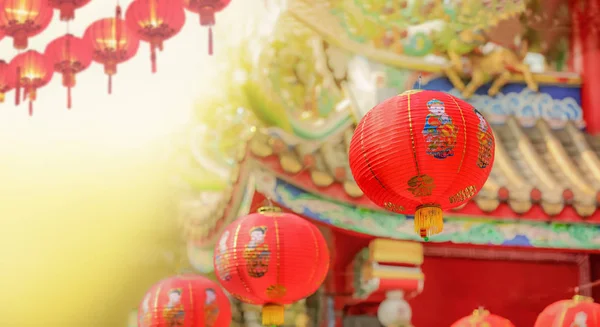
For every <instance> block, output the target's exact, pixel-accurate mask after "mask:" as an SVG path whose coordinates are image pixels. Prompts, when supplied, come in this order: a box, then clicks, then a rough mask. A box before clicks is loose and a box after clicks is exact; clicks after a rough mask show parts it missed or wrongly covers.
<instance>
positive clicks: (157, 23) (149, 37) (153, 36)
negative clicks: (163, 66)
mask: <svg viewBox="0 0 600 327" xmlns="http://www.w3.org/2000/svg"><path fill="white" fill-rule="evenodd" d="M125 21H127V25H128V26H129V28H130V29H131V30H132V31H134V32H135V33H136V34H137V36H138V37H139V38H140V39H141V40H142V41H146V42H148V43H150V59H151V60H152V72H153V73H155V72H156V49H159V50H160V51H162V50H163V42H164V41H165V40H168V39H170V38H171V37H173V36H175V34H177V33H179V31H181V28H182V27H183V25H184V24H185V12H184V10H183V2H182V1H181V0H135V1H133V2H132V3H131V4H130V5H129V7H128V8H127V13H126V14H125Z"/></svg>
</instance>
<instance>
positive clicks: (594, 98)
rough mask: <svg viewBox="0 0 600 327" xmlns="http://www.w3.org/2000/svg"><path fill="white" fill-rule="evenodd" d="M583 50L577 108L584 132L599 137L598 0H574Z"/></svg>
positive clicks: (599, 3)
mask: <svg viewBox="0 0 600 327" xmlns="http://www.w3.org/2000/svg"><path fill="white" fill-rule="evenodd" d="M574 1H575V2H576V4H575V6H573V7H572V8H574V9H575V15H574V16H575V17H577V19H576V20H575V21H574V22H573V23H574V24H578V27H579V32H580V34H579V37H580V40H581V45H582V48H583V49H582V50H583V71H582V75H583V85H582V88H581V107H582V109H583V119H584V120H585V123H586V126H587V128H586V129H587V131H588V133H590V134H592V135H598V134H600V0H574Z"/></svg>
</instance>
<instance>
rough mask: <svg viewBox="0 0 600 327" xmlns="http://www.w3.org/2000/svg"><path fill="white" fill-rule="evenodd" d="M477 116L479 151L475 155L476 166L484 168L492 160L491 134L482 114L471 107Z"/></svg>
mask: <svg viewBox="0 0 600 327" xmlns="http://www.w3.org/2000/svg"><path fill="white" fill-rule="evenodd" d="M473 110H474V111H475V114H476V115H477V118H479V132H478V133H477V138H478V139H479V153H478V156H477V166H478V167H479V168H485V167H487V166H489V165H490V162H491V161H492V144H493V140H492V136H491V135H490V134H489V126H488V123H487V121H486V120H485V118H484V117H483V115H482V114H481V113H480V112H479V111H477V110H476V109H473Z"/></svg>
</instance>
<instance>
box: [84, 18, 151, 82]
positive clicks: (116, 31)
mask: <svg viewBox="0 0 600 327" xmlns="http://www.w3.org/2000/svg"><path fill="white" fill-rule="evenodd" d="M84 40H86V42H89V43H90V44H91V45H92V60H94V61H95V62H97V63H99V64H102V65H104V73H105V74H106V75H108V94H111V93H112V76H113V75H115V74H116V73H117V65H118V64H120V63H122V62H125V61H127V60H129V59H131V57H133V56H134V55H135V54H136V53H137V50H138V47H139V45H140V40H139V39H138V38H137V36H135V34H134V33H133V32H132V31H130V30H129V29H128V28H127V26H126V24H125V21H124V20H122V19H116V18H105V19H101V20H98V21H96V22H94V23H93V24H92V25H90V26H89V27H88V28H87V30H85V34H84Z"/></svg>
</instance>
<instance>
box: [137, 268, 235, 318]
mask: <svg viewBox="0 0 600 327" xmlns="http://www.w3.org/2000/svg"><path fill="white" fill-rule="evenodd" d="M230 323H231V305H230V303H229V299H228V298H227V296H226V295H225V293H223V291H222V290H221V287H220V286H219V285H218V284H217V283H215V282H213V281H211V280H210V279H208V278H206V277H203V276H198V275H181V276H175V277H171V278H168V279H165V280H162V281H160V282H158V283H157V284H156V285H154V286H152V287H151V288H150V290H149V291H148V292H147V293H146V296H144V299H143V300H142V303H141V304H140V307H139V309H138V326H139V327H171V326H173V327H175V326H177V327H229V324H230Z"/></svg>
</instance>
